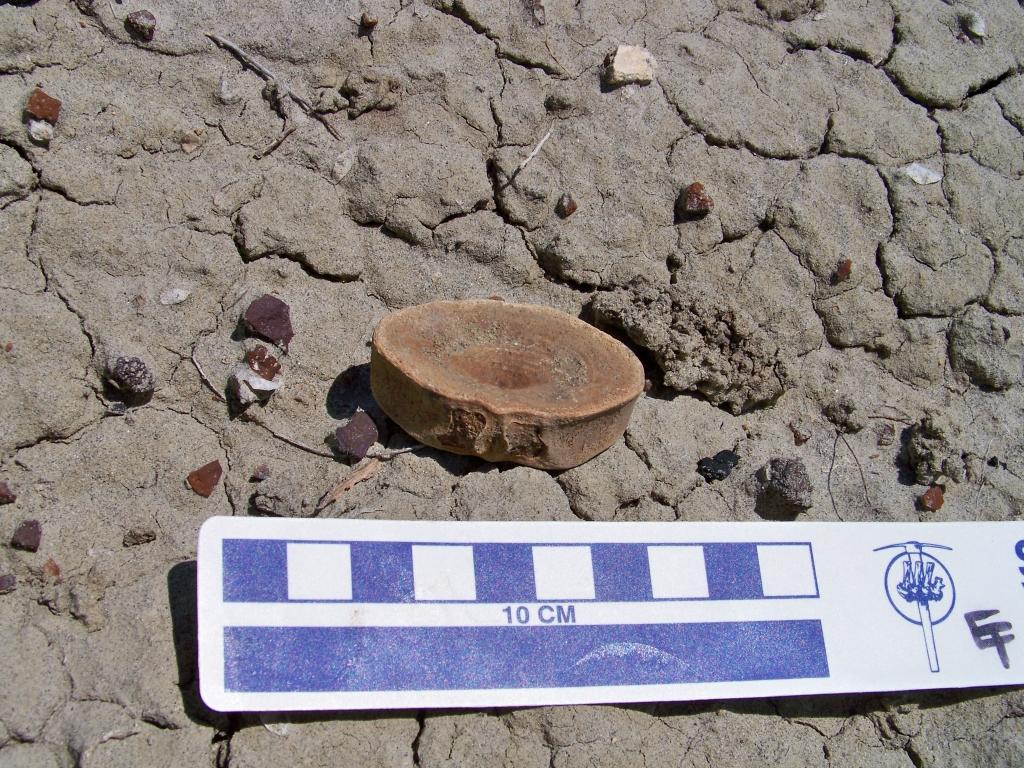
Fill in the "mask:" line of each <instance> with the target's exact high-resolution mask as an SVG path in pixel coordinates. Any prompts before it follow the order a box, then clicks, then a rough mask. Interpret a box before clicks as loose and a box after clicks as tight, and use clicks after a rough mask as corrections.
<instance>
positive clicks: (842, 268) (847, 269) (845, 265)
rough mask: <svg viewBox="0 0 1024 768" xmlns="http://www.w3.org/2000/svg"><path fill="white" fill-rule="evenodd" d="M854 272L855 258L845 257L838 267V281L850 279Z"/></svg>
mask: <svg viewBox="0 0 1024 768" xmlns="http://www.w3.org/2000/svg"><path fill="white" fill-rule="evenodd" d="M852 273H853V259H845V260H843V261H841V262H839V266H838V267H836V282H837V283H841V282H843V281H844V280H848V279H849V278H850V275H851V274H852Z"/></svg>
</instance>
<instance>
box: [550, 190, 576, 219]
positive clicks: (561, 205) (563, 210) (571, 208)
mask: <svg viewBox="0 0 1024 768" xmlns="http://www.w3.org/2000/svg"><path fill="white" fill-rule="evenodd" d="M578 208H579V205H577V204H576V201H575V200H573V199H572V195H570V194H569V193H568V192H566V193H565V194H564V195H562V196H561V197H560V198H558V205H556V206H555V213H557V214H558V215H559V216H561V217H562V218H563V219H568V218H569V217H570V216H572V215H573V214H574V213H576V211H577V209H578Z"/></svg>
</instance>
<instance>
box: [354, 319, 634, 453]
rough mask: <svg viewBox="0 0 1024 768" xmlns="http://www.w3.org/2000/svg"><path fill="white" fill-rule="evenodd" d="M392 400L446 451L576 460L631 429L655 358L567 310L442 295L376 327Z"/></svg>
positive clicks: (379, 367) (398, 417)
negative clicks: (649, 361) (648, 359)
mask: <svg viewBox="0 0 1024 768" xmlns="http://www.w3.org/2000/svg"><path fill="white" fill-rule="evenodd" d="M370 386H371V388H372V389H373V396H374V397H375V398H376V399H377V402H378V403H379V404H380V407H381V408H383V409H384V412H385V413H387V415H388V416H390V417H391V418H392V419H394V421H395V422H396V423H397V424H398V425H399V426H401V427H402V429H404V430H405V431H406V432H408V433H409V434H410V435H412V436H413V437H414V438H416V439H417V440H419V441H420V442H423V443H425V444H427V445H430V446H433V447H435V448H441V449H443V450H446V451H452V452H454V453H463V454H470V455H475V456H481V457H482V458H484V459H487V460H488V461H514V462H516V463H518V464H525V465H527V466H530V467H537V468H539V469H567V468H569V467H575V466H577V465H578V464H582V463H583V462H585V461H587V460H588V459H590V458H593V457H594V456H596V455H597V454H599V453H600V452H601V451H603V450H605V449H606V448H608V447H609V446H610V445H611V444H612V443H614V442H615V441H616V440H617V439H618V438H619V436H620V435H621V434H622V433H623V431H624V430H625V429H626V425H627V424H628V423H629V417H630V415H631V414H632V412H633V406H634V404H635V403H636V400H637V398H638V397H639V396H640V395H641V393H642V392H643V388H644V371H643V366H642V365H641V364H640V361H639V360H638V359H637V358H636V356H635V355H634V354H633V353H632V352H630V351H629V350H628V349H627V348H626V347H625V346H624V345H623V344H621V343H620V342H618V341H616V340H615V339H613V338H612V337H611V336H608V335H607V334H605V333H603V332H601V331H599V330H597V329H596V328H594V327H592V326H590V325H587V324H586V323H584V322H583V321H582V320H578V319H576V318H574V317H572V316H570V315H567V314H565V313H564V312H559V311H557V310H554V309H549V308H547V307H537V306H532V305H527V304H512V303H509V302H501V301H487V300H480V301H439V302H434V303H431V304H421V305H420V306H416V307H409V308H407V309H403V310H401V311H399V312H395V313H394V314H391V315H388V316H387V317H385V318H384V319H383V320H381V321H380V323H378V325H377V329H376V330H375V331H374V334H373V349H372V352H371V357H370Z"/></svg>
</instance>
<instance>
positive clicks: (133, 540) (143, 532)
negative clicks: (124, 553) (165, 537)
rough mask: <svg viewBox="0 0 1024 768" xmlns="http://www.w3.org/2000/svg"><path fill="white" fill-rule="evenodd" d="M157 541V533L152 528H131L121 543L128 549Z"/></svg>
mask: <svg viewBox="0 0 1024 768" xmlns="http://www.w3.org/2000/svg"><path fill="white" fill-rule="evenodd" d="M151 541H156V531H154V530H153V529H152V528H129V529H128V532H127V533H126V534H125V535H124V538H123V539H122V540H121V543H122V544H123V545H124V546H126V547H137V546H139V545H140V544H149V542H151Z"/></svg>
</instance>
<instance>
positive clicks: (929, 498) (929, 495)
mask: <svg viewBox="0 0 1024 768" xmlns="http://www.w3.org/2000/svg"><path fill="white" fill-rule="evenodd" d="M945 500H946V498H945V495H944V494H943V493H942V488H941V487H940V486H938V485H934V486H932V487H931V488H929V489H928V490H927V491H925V492H924V494H922V496H921V498H920V499H918V503H919V504H920V505H921V509H926V510H928V511H929V512H938V511H939V510H940V509H942V503H943V502H944V501H945Z"/></svg>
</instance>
